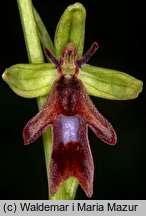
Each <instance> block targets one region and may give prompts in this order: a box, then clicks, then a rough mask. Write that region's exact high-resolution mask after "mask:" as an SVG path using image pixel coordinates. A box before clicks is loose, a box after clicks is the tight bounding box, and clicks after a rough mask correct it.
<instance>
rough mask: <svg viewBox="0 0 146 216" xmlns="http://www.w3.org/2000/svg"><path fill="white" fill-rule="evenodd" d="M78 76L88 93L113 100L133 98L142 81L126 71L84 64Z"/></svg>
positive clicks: (139, 90)
mask: <svg viewBox="0 0 146 216" xmlns="http://www.w3.org/2000/svg"><path fill="white" fill-rule="evenodd" d="M79 78H80V79H81V80H82V82H83V83H84V85H85V87H86V90H87V92H88V94H90V95H93V96H97V97H101V98H106V99H114V100H129V99H134V98H136V97H137V96H138V94H139V93H140V92H141V91H142V88H143V82H142V81H141V80H138V79H136V78H134V77H132V76H130V75H128V74H126V73H123V72H120V71H116V70H111V69H106V68H101V67H95V66H91V65H88V64H85V65H84V66H83V67H82V68H81V73H80V75H79Z"/></svg>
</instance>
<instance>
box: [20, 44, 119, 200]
mask: <svg viewBox="0 0 146 216" xmlns="http://www.w3.org/2000/svg"><path fill="white" fill-rule="evenodd" d="M97 48H98V45H97V43H93V45H92V47H91V48H90V49H89V50H88V51H87V52H86V53H85V55H84V56H83V57H82V58H81V59H79V60H77V50H76V48H75V47H74V45H73V44H67V46H66V47H65V48H64V50H63V52H62V56H61V60H60V61H59V60H58V59H57V58H55V56H53V55H52V53H51V52H50V51H49V50H48V49H45V52H46V54H47V55H48V57H49V58H50V59H51V61H52V62H53V63H54V64H55V65H56V67H57V72H58V75H59V78H58V79H57V80H56V81H54V83H53V85H52V88H51V90H50V92H49V96H48V98H47V100H46V102H45V104H44V106H43V107H42V109H41V111H40V112H39V113H38V114H37V115H36V116H34V117H33V118H32V119H31V120H30V121H29V122H28V123H27V125H26V126H25V128H24V131H23V137H24V143H25V144H30V143H32V142H34V141H35V140H36V139H37V138H38V137H39V136H40V135H41V134H42V133H43V132H44V131H45V130H46V129H47V127H48V126H49V125H50V124H51V125H52V127H53V149H52V158H51V163H50V169H49V170H50V173H49V176H50V193H51V195H54V194H55V193H56V191H57V189H58V187H59V186H60V185H61V184H62V183H63V182H64V181H65V180H67V179H68V178H69V177H70V176H73V177H76V178H77V179H78V181H79V183H80V185H81V187H82V188H83V190H84V191H85V192H86V194H87V196H89V197H91V196H92V194H93V174H94V163H93V159H92V154H91V150H90V147H89V141H88V134H87V129H88V126H89V127H90V128H91V129H92V130H93V132H94V133H95V134H96V136H97V137H99V138H100V139H101V140H103V141H104V142H106V143H108V144H115V143H116V134H115V132H114V129H113V128H112V126H111V124H110V123H109V122H108V121H107V120H106V119H105V118H104V117H103V116H102V115H101V114H100V113H99V112H98V110H97V109H96V107H95V106H94V105H93V103H92V101H91V99H90V98H89V96H88V93H87V91H86V89H85V87H84V84H83V83H82V82H81V80H80V79H78V75H79V68H81V66H82V65H83V64H85V63H86V62H87V61H88V59H89V58H90V56H91V55H92V54H93V53H94V52H95V50H96V49H97ZM72 71H73V73H71V72H72Z"/></svg>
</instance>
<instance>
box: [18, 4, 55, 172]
mask: <svg viewBox="0 0 146 216" xmlns="http://www.w3.org/2000/svg"><path fill="white" fill-rule="evenodd" d="M17 4H18V8H19V13H20V18H21V24H22V28H23V33H24V39H25V44H26V49H27V54H28V59H29V62H30V63H44V62H45V61H44V55H43V52H42V48H41V44H40V40H39V36H38V30H37V26H36V22H35V19H34V14H33V5H32V1H31V0H17ZM45 99H46V97H39V98H37V103H38V107H39V110H40V109H41V107H42V105H43V103H44V101H45ZM43 144H44V151H45V160H46V168H47V174H48V164H49V161H50V157H51V148H52V135H51V128H49V129H48V130H47V131H46V132H45V133H44V134H43Z"/></svg>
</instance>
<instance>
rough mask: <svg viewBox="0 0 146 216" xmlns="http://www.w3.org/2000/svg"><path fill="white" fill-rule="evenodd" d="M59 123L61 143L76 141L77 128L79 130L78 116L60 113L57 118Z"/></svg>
mask: <svg viewBox="0 0 146 216" xmlns="http://www.w3.org/2000/svg"><path fill="white" fill-rule="evenodd" d="M59 119H60V120H59V122H60V124H61V139H62V143H64V144H67V143H69V142H70V141H71V142H77V141H78V130H79V123H80V122H79V117H77V116H73V117H72V116H64V115H61V116H60V118H59Z"/></svg>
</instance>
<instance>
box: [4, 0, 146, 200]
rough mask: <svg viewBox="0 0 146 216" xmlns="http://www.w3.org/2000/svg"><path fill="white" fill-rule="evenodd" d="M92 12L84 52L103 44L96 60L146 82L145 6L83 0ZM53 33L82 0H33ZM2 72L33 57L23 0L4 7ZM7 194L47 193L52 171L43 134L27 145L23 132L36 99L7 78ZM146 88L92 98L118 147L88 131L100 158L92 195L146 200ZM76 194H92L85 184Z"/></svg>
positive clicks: (6, 196)
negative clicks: (118, 97)
mask: <svg viewBox="0 0 146 216" xmlns="http://www.w3.org/2000/svg"><path fill="white" fill-rule="evenodd" d="M80 2H81V3H82V4H83V5H84V6H85V8H86V10H87V19H86V39H85V51H86V50H87V49H88V48H89V47H90V45H91V44H92V42H93V41H97V42H98V43H99V47H100V48H99V50H98V52H97V53H96V54H95V55H94V56H93V57H92V59H91V60H90V63H91V64H94V65H97V66H101V67H107V68H112V69H116V70H120V71H124V72H126V73H128V74H130V75H132V76H135V77H136V78H138V79H141V80H143V81H145V80H146V75H145V70H144V62H145V61H144V60H143V59H144V54H143V52H144V48H143V47H144V36H143V33H144V13H143V7H144V6H143V5H141V4H140V3H139V2H138V3H137V2H135V3H134V2H133V3H132V5H131V4H130V2H129V1H126V3H125V2H124V1H117V2H116V3H115V1H112V0H111V1H92V0H90V1H86V0H84V1H80ZM33 3H34V5H35V7H36V8H37V10H38V12H39V13H40V15H41V17H42V19H43V20H44V23H45V24H46V27H47V28H48V31H49V32H50V35H51V37H52V38H53V36H54V31H55V28H56V25H57V22H58V20H59V18H60V16H61V15H62V13H63V11H64V9H65V8H66V7H67V6H68V5H69V4H72V3H75V1H65V0H62V1H58V0H53V1H49V0H34V1H33ZM0 16H1V17H0V18H1V32H0V73H1V74H2V73H3V71H4V69H5V68H6V67H9V66H11V65H13V64H17V63H27V62H28V59H27V54H26V49H25V44H24V39H23V33H22V29H21V24H20V19H19V14H18V9H17V4H16V1H8V0H5V1H2V2H1V7H0ZM0 99H1V101H0V199H26V200H27V199H47V177H46V170H45V160H44V153H43V145H42V139H41V138H40V139H39V140H37V141H36V142H35V143H34V144H32V145H30V146H24V145H23V139H22V130H23V127H24V125H25V124H26V122H27V121H28V120H29V119H30V118H31V117H32V116H33V115H35V114H36V113H37V105H36V100H35V99H24V98H21V97H19V96H17V95H15V94H14V92H12V91H11V90H10V88H9V87H8V85H7V84H6V83H4V81H3V80H2V79H0ZM145 99H146V92H145V87H144V90H143V92H142V93H141V94H140V96H139V97H138V98H137V99H135V100H130V101H112V100H105V99H100V98H94V97H92V100H93V102H94V104H95V105H96V107H97V108H98V109H99V111H100V112H101V113H102V114H103V115H104V116H105V117H106V118H107V119H108V120H109V121H110V122H111V123H112V125H113V126H114V128H115V130H116V132H117V136H118V142H117V145H116V146H115V147H111V146H108V145H106V144H105V143H102V142H101V141H100V140H99V139H98V138H96V136H95V135H94V134H93V133H92V131H90V130H89V140H90V144H91V150H92V153H93V158H94V161H95V177H94V194H93V197H92V198H91V199H146V141H145V134H146V123H145V121H146V115H145V111H146V105H145ZM76 199H88V198H87V197H86V195H85V194H84V192H83V191H82V190H81V188H80V187H79V188H78V191H77V196H76Z"/></svg>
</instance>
